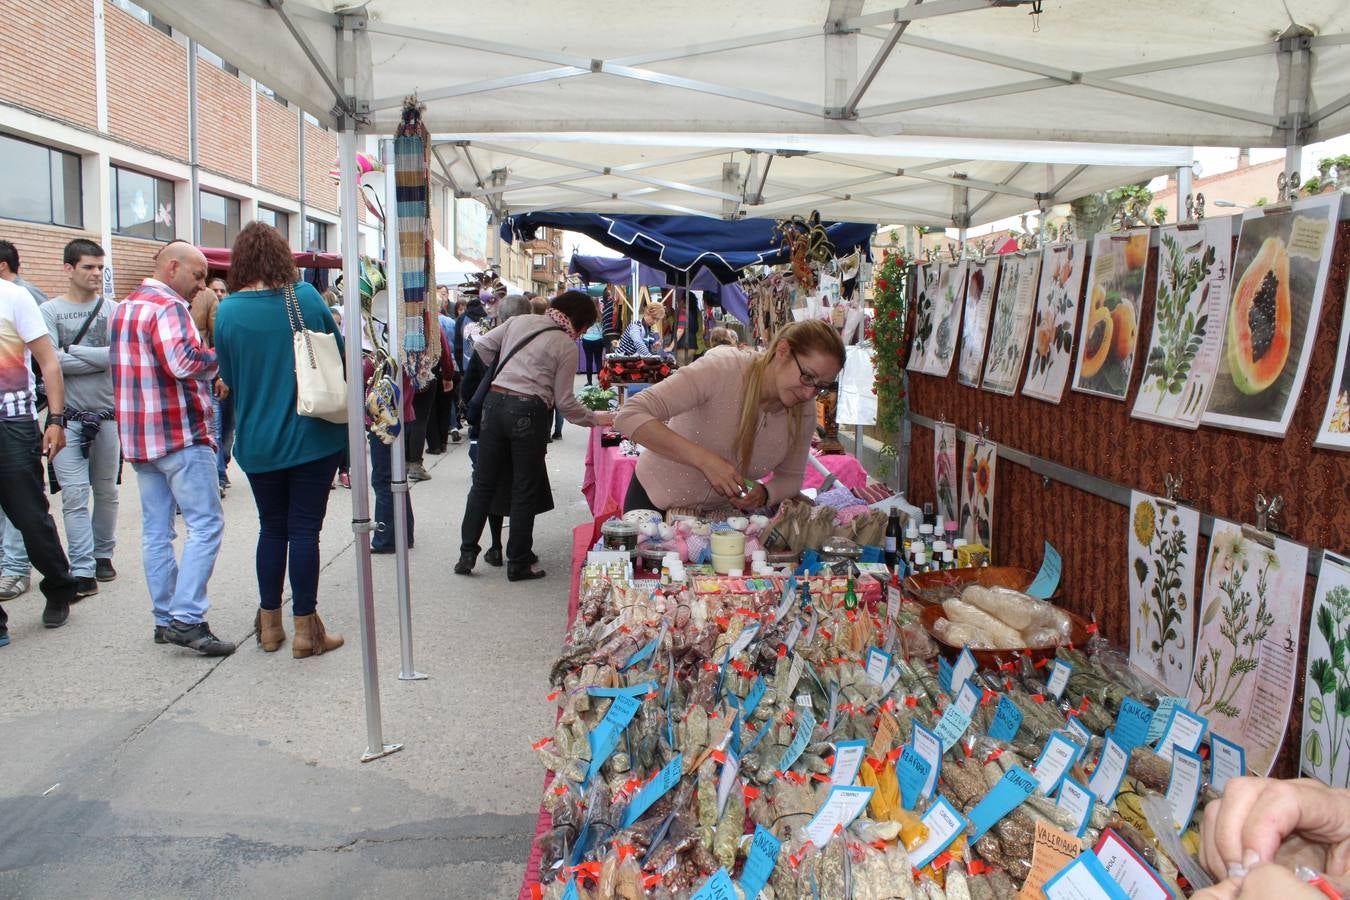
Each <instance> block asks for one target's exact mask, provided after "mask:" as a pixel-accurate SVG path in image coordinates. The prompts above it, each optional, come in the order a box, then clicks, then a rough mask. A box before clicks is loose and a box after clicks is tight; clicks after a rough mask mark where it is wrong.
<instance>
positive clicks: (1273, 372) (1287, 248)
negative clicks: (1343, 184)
mask: <svg viewBox="0 0 1350 900" xmlns="http://www.w3.org/2000/svg"><path fill="white" fill-rule="evenodd" d="M1340 206H1341V195H1340V194H1339V193H1335V194H1318V195H1316V196H1314V197H1308V198H1306V199H1304V200H1298V201H1296V202H1295V203H1294V204H1293V206H1292V208H1291V207H1287V206H1286V207H1283V208H1276V209H1271V210H1267V209H1266V208H1264V207H1255V208H1253V209H1249V210H1247V212H1246V213H1244V214H1243V216H1242V231H1241V232H1240V233H1239V235H1238V246H1237V254H1236V255H1235V256H1234V258H1233V283H1232V287H1231V288H1230V290H1229V301H1228V315H1227V317H1226V321H1225V325H1224V337H1223V350H1222V352H1221V353H1220V354H1219V368H1218V372H1217V374H1216V375H1215V376H1214V389H1213V391H1212V392H1211V393H1210V395H1209V404H1208V405H1207V406H1206V408H1205V415H1204V418H1203V419H1202V420H1201V421H1202V422H1203V423H1204V424H1206V425H1217V426H1219V427H1221V428H1235V429H1238V430H1241V431H1252V432H1256V433H1257V434H1266V435H1270V436H1272V437H1284V435H1285V432H1287V431H1288V430H1289V421H1290V420H1291V419H1292V418H1293V417H1294V407H1295V406H1296V405H1297V403H1298V398H1299V394H1300V393H1301V392H1302V390H1303V379H1304V378H1305V377H1306V376H1307V374H1308V360H1309V357H1310V356H1311V355H1312V344H1313V339H1314V338H1315V337H1316V333H1317V320H1318V317H1319V316H1320V315H1321V313H1322V295H1323V293H1324V292H1325V290H1326V282H1327V271H1328V269H1329V268H1330V266H1331V245H1332V242H1333V241H1334V240H1335V237H1336V217H1337V215H1338V214H1339V212H1340Z"/></svg>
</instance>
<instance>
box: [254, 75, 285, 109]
mask: <svg viewBox="0 0 1350 900" xmlns="http://www.w3.org/2000/svg"><path fill="white" fill-rule="evenodd" d="M255 83H256V84H257V85H258V93H260V94H262V95H263V96H264V97H271V98H272V99H273V100H275V101H277V102H278V103H280V104H281V105H282V106H289V105H290V104H288V103H287V102H286V98H285V97H283V96H281V95H280V94H278V93H277V92H276V91H274V90H272V89H271V88H270V87H268V86H267V85H265V84H263V83H262V82H261V81H259V82H255Z"/></svg>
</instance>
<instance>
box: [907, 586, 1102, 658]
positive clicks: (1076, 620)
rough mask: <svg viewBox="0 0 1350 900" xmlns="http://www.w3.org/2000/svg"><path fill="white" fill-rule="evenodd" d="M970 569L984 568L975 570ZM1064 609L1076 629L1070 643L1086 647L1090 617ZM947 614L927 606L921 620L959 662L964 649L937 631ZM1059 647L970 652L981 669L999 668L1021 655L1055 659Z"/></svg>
mask: <svg viewBox="0 0 1350 900" xmlns="http://www.w3.org/2000/svg"><path fill="white" fill-rule="evenodd" d="M958 571H959V570H958ZM968 571H980V570H978V569H972V570H968ZM942 574H944V575H950V574H951V573H950V572H943V573H942ZM1064 612H1065V614H1066V615H1068V617H1069V621H1070V622H1071V623H1072V630H1071V631H1070V633H1069V643H1070V645H1071V646H1074V647H1082V646H1083V645H1085V644H1086V643H1087V640H1088V623H1087V620H1086V619H1084V618H1083V617H1082V616H1078V615H1075V614H1073V613H1071V612H1069V611H1068V610H1067V609H1066V610H1064ZM944 615H946V613H944V612H943V610H942V607H941V606H938V605H937V604H934V605H932V606H925V607H923V609H922V610H920V611H919V621H921V622H922V623H923V627H924V630H926V631H927V632H928V634H929V635H930V636H931V637H932V638H933V641H934V642H935V643H936V644H937V645H938V651H939V652H941V653H942V655H943V656H945V657H946V658H947V659H948V660H950V661H952V662H955V661H956V658H957V657H958V656H960V655H961V650H962V648H961V647H959V646H953V645H951V644H949V643H947V642H946V641H944V640H943V639H942V638H940V637H938V636H937V634H935V633H934V632H933V625H934V623H936V622H937V620H938V619H941V618H942V617H943V616H944ZM1058 649H1059V648H1058V647H1043V648H1041V649H1039V650H1033V649H1031V648H1030V647H1022V648H1020V649H1017V648H1015V649H1011V650H976V649H974V648H972V649H971V651H970V653H971V655H972V656H974V657H975V662H976V663H977V664H978V665H979V667H980V668H981V669H994V670H997V669H998V667H999V665H1000V664H1002V663H1010V662H1012V661H1013V660H1015V659H1017V658H1018V657H1019V656H1030V657H1031V661H1032V662H1033V663H1034V662H1039V661H1040V660H1042V659H1054V658H1055V654H1056V651H1057V650H1058Z"/></svg>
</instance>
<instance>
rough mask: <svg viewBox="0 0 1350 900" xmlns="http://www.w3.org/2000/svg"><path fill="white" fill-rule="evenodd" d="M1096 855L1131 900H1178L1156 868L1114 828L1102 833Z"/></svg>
mask: <svg viewBox="0 0 1350 900" xmlns="http://www.w3.org/2000/svg"><path fill="white" fill-rule="evenodd" d="M1092 852H1093V853H1094V854H1096V856H1097V859H1099V860H1101V863H1102V865H1103V866H1104V867H1105V868H1106V871H1107V872H1109V873H1110V875H1111V880H1112V881H1114V882H1115V883H1116V884H1118V885H1120V886H1121V887H1122V888H1123V889H1124V890H1125V894H1126V896H1128V897H1130V898H1131V900H1174V898H1173V897H1172V892H1171V891H1170V890H1168V889H1167V887H1166V886H1165V885H1164V884H1163V880H1162V878H1161V877H1160V876H1159V875H1158V873H1157V872H1155V871H1153V867H1152V866H1150V865H1149V864H1148V863H1147V862H1145V861H1144V858H1143V857H1142V856H1140V855H1139V854H1138V853H1136V852H1135V850H1134V848H1133V847H1131V846H1130V845H1129V844H1127V843H1125V841H1124V840H1123V839H1122V838H1121V837H1120V835H1118V834H1116V833H1115V832H1114V831H1112V830H1111V829H1110V828H1107V829H1105V830H1103V831H1102V836H1101V839H1100V840H1098V841H1097V846H1096V847H1094V848H1093V851H1092Z"/></svg>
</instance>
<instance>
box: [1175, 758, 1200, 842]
mask: <svg viewBox="0 0 1350 900" xmlns="http://www.w3.org/2000/svg"><path fill="white" fill-rule="evenodd" d="M1204 775H1205V763H1204V760H1202V759H1200V756H1199V755H1198V754H1195V753H1192V752H1191V751H1189V750H1183V749H1182V748H1180V747H1177V748H1176V750H1174V751H1173V753H1172V778H1171V780H1170V781H1169V782H1168V784H1167V805H1168V806H1169V807H1170V808H1171V810H1172V824H1173V825H1175V826H1176V829H1177V834H1180V833H1182V832H1183V831H1185V830H1186V826H1187V825H1189V824H1190V822H1191V816H1192V815H1193V814H1194V813H1195V804H1196V801H1197V800H1199V799H1200V782H1201V781H1203V780H1204Z"/></svg>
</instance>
